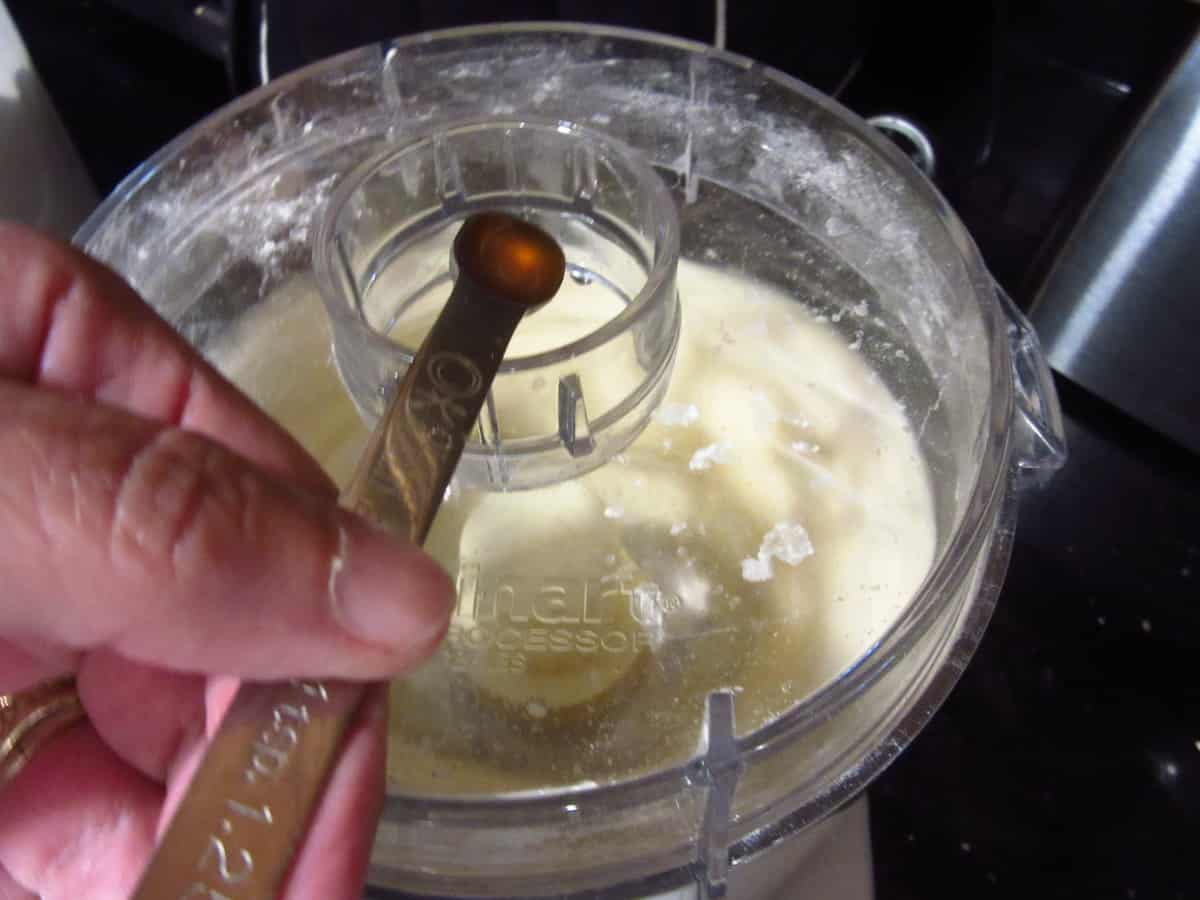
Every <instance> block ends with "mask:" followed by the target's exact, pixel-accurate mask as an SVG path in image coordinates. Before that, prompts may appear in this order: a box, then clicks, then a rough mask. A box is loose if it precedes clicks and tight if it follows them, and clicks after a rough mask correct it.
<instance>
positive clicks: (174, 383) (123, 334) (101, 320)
mask: <svg viewBox="0 0 1200 900" xmlns="http://www.w3.org/2000/svg"><path fill="white" fill-rule="evenodd" d="M0 378H7V379H10V380H14V381H20V382H25V383H27V384H35V385H40V386H42V387H47V388H53V389H57V390H60V391H64V392H67V393H70V394H75V395H82V396H84V397H87V398H89V399H92V400H97V401H99V402H101V403H105V404H107V405H110V406H115V407H117V408H119V409H123V410H125V411H127V412H131V413H134V414H135V415H137V416H140V417H142V418H146V419H153V420H156V421H159V422H163V423H165V424H169V425H177V426H180V427H182V428H185V429H187V430H188V431H193V432H196V433H198V434H200V435H203V436H205V437H207V438H210V439H211V440H213V441H216V442H217V443H220V444H222V445H224V446H225V447H226V448H227V449H229V450H232V451H233V452H235V453H237V454H239V455H240V456H243V457H245V458H246V459H249V460H250V461H252V462H254V463H255V464H257V465H258V466H259V467H260V468H262V469H265V470H266V471H268V472H270V473H273V474H276V475H286V476H287V477H288V478H289V479H292V480H294V481H297V482H298V483H299V484H300V485H301V486H303V487H305V488H307V489H308V490H311V491H314V492H317V493H320V494H325V495H327V496H332V495H333V494H334V493H335V492H336V489H335V488H334V486H333V484H332V482H331V481H330V480H329V478H328V477H327V476H326V475H325V473H324V472H323V471H322V470H321V468H320V466H319V465H317V463H316V462H315V461H314V460H313V459H312V457H310V456H309V455H308V453H306V452H305V451H304V449H303V448H302V447H301V446H300V445H299V444H298V443H297V442H296V440H295V439H294V438H292V437H291V436H290V435H288V434H287V432H285V431H284V430H283V429H282V428H280V427H279V426H277V425H276V424H275V423H274V422H272V421H271V420H270V418H268V417H267V416H266V415H265V414H264V413H263V412H262V411H260V410H259V409H258V408H257V407H256V406H255V405H254V404H253V403H252V402H251V401H250V400H249V399H248V398H247V397H246V396H245V395H243V394H242V393H241V392H240V391H238V389H237V388H235V387H234V386H233V385H232V384H230V383H229V382H228V381H227V380H226V379H225V378H224V377H222V376H221V375H220V374H219V373H218V372H217V371H216V370H215V369H214V368H213V367H212V366H210V365H209V364H208V363H207V362H205V361H204V360H203V359H202V358H201V357H200V355H199V354H198V353H196V352H195V350H193V349H192V348H191V347H190V346H189V345H188V344H187V342H186V341H184V340H183V338H181V337H180V336H179V335H178V334H176V333H175V332H174V331H173V330H172V329H171V327H170V326H169V325H167V323H166V322H164V321H163V320H162V319H161V318H160V317H159V316H158V315H157V314H156V313H155V312H154V311H153V310H152V309H151V308H150V307H149V306H148V305H147V304H146V303H145V302H143V301H142V299H141V298H140V297H138V295H137V294H136V293H135V292H134V290H133V289H132V288H131V287H129V285H128V284H126V283H125V282H124V281H123V280H122V279H121V278H120V277H119V276H117V275H116V274H115V273H114V272H112V271H111V270H110V269H108V268H106V267H104V266H102V265H100V264H99V263H97V262H96V261H94V260H92V259H89V258H88V257H87V256H85V255H84V254H83V253H80V252H79V251H77V250H75V249H73V248H70V247H67V246H65V245H63V244H61V243H59V242H57V241H54V240H52V239H50V238H47V237H45V236H43V235H41V234H38V233H37V232H34V231H31V230H30V229H28V228H24V227H22V226H19V225H12V224H8V223H0Z"/></svg>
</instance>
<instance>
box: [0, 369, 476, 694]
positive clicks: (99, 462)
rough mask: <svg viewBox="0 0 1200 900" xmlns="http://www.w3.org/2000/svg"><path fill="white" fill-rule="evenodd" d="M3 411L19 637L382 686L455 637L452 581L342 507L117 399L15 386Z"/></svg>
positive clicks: (194, 668) (0, 438) (232, 669)
mask: <svg viewBox="0 0 1200 900" xmlns="http://www.w3.org/2000/svg"><path fill="white" fill-rule="evenodd" d="M0 409H3V410H5V427H4V428H2V429H0V468H2V469H3V471H4V473H5V475H4V478H3V479H0V534H4V535H5V536H6V539H5V540H4V541H0V572H3V573H4V574H5V579H6V583H5V584H4V586H3V590H2V591H0V634H3V635H5V636H6V637H7V638H8V639H9V640H11V641H13V642H17V643H24V642H26V641H27V642H28V646H36V647H49V648H52V649H53V650H57V651H63V652H67V653H80V652H85V651H87V650H90V649H97V648H106V649H110V650H113V651H115V652H117V653H119V654H121V655H123V656H125V657H127V658H130V659H134V660H137V661H140V662H145V663H149V664H154V665H157V666H162V667H166V668H171V669H175V670H178V671H187V672H206V673H217V672H219V673H224V674H231V675H237V676H240V677H243V678H250V679H274V678H280V677H285V676H294V675H310V676H314V677H341V678H355V679H373V678H383V677H386V676H390V675H392V674H395V673H396V672H397V671H400V670H403V669H405V668H408V667H411V666H413V665H415V664H416V663H417V662H419V661H420V660H422V659H423V658H424V657H426V656H427V655H428V654H429V653H431V652H432V651H433V649H434V648H435V647H436V645H437V643H438V641H439V640H440V638H441V636H442V635H443V633H444V632H445V629H446V627H447V623H448V619H449V613H450V608H451V604H452V602H453V589H452V585H451V584H450V582H449V579H448V578H447V577H446V575H445V573H444V572H443V571H442V570H441V569H440V568H439V567H438V566H437V565H436V563H434V562H433V560H432V559H430V558H429V557H428V556H426V555H425V554H424V553H423V552H422V551H421V550H420V549H419V548H417V547H416V546H414V545H412V544H406V543H404V542H401V541H398V540H396V539H394V538H392V537H389V536H387V535H385V534H383V533H382V532H380V531H377V530H376V529H374V528H373V527H371V526H370V525H368V524H367V523H366V522H364V521H363V520H361V519H359V518H357V517H356V516H354V515H352V514H350V513H349V512H347V511H345V510H343V509H340V508H338V507H337V506H336V505H335V503H334V502H333V501H332V500H330V499H328V498H327V497H324V496H319V495H317V494H313V493H307V492H305V491H302V490H298V489H296V488H294V487H291V486H289V485H286V484H284V483H282V482H279V481H276V480H274V479H273V478H271V477H270V476H269V475H267V474H266V473H265V472H264V471H262V470H261V469H259V468H257V467H256V466H254V465H253V464H251V463H249V462H248V461H246V460H244V459H243V458H241V457H240V456H237V455H236V454H234V453H232V452H231V451H229V450H227V449H225V448H223V447H221V446H219V445H218V444H216V443H214V442H211V441H209V440H208V439H206V438H204V437H201V436H199V435H196V434H194V433H192V432H188V431H184V430H181V429H178V428H174V427H170V426H163V425H160V424H158V423H152V422H148V421H146V420H143V419H140V418H138V417H136V416H133V415H131V414H130V413H127V412H124V411H122V410H117V409H113V408H111V407H106V406H99V405H91V404H88V403H84V402H79V401H77V400H74V399H71V398H69V397H66V396H63V395H61V394H58V393H53V392H48V391H39V390H37V389H34V388H29V387H24V386H20V385H14V384H6V383H3V382H0ZM10 677H11V673H10ZM3 689H4V686H3V685H0V690H3Z"/></svg>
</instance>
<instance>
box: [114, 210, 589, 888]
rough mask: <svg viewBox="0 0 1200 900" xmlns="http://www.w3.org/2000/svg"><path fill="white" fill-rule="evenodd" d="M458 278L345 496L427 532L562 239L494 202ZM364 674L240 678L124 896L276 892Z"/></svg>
mask: <svg viewBox="0 0 1200 900" xmlns="http://www.w3.org/2000/svg"><path fill="white" fill-rule="evenodd" d="M454 259H455V261H456V263H457V265H458V278H457V280H456V281H455V285H454V289H453V291H452V292H451V294H450V299H449V300H448V301H447V303H446V306H445V308H444V309H443V310H442V312H441V314H440V315H439V316H438V319H437V321H436V322H435V323H434V326H433V329H432V330H431V331H430V332H429V334H428V335H427V336H426V338H425V340H424V342H423V343H422V344H421V348H420V349H419V350H418V351H417V355H416V357H415V358H414V359H413V362H412V365H411V366H410V367H409V369H408V371H407V372H406V373H405V375H404V378H403V379H402V380H401V382H400V384H399V386H398V387H397V389H396V391H395V393H394V394H393V396H392V398H391V401H390V402H389V404H388V407H387V410H386V411H385V412H384V415H383V417H382V418H381V419H380V421H379V423H378V425H377V426H376V427H375V430H374V431H373V432H372V434H371V437H370V439H369V441H368V443H367V448H366V451H365V452H364V454H363V457H362V459H361V461H360V463H359V466H358V469H357V470H356V471H355V474H354V477H353V478H352V479H351V482H350V485H349V487H348V488H347V489H346V490H345V491H344V492H343V494H342V501H343V503H344V504H345V505H347V506H349V507H350V508H351V509H353V510H355V511H356V512H359V513H361V514H362V515H364V516H366V517H368V518H370V519H372V520H373V521H375V522H376V523H377V524H379V525H380V526H382V527H384V528H386V529H388V530H390V531H392V532H394V533H396V534H398V535H401V536H404V537H407V538H409V539H411V540H412V541H414V542H417V543H421V542H423V541H424V539H425V536H426V534H427V533H428V531H429V526H430V524H431V523H432V522H433V517H434V515H435V513H436V512H437V509H438V506H439V504H440V503H441V500H442V497H443V495H444V493H445V490H446V486H447V484H449V481H450V478H451V476H452V475H453V474H454V469H455V467H456V466H457V464H458V460H459V457H460V455H461V454H462V450H463V446H464V445H465V443H466V439H467V435H468V433H469V432H470V430H471V428H472V426H473V425H474V423H475V420H476V418H477V417H478V415H479V411H480V409H481V407H482V405H483V401H484V398H485V397H486V395H487V392H488V389H489V388H490V386H491V383H492V381H493V379H494V378H495V377H496V372H497V370H498V369H499V367H500V361H501V360H502V359H503V357H504V351H505V348H507V346H508V343H509V340H510V339H511V338H512V335H513V332H514V331H515V330H516V327H517V324H518V323H519V322H520V321H521V317H522V316H523V315H524V314H525V313H526V312H527V311H528V310H529V309H531V308H532V307H534V306H537V305H540V304H542V303H545V302H546V301H547V300H549V299H550V298H551V297H552V296H554V294H555V292H556V291H557V290H558V287H559V285H560V284H561V283H562V279H563V274H564V272H565V269H566V266H565V260H564V258H563V252H562V250H561V248H560V247H559V246H558V244H557V243H555V241H554V239H553V238H551V237H550V236H549V235H548V234H546V233H545V232H544V231H542V230H540V229H538V228H535V227H534V226H532V225H529V224H527V223H525V222H522V221H520V220H518V219H514V218H513V217H511V216H508V215H505V214H502V213H480V214H477V215H474V216H471V217H470V218H469V219H467V221H466V223H465V224H464V225H463V227H462V229H461V230H460V231H459V233H458V235H457V237H456V238H455V241H454ZM362 691H363V686H362V685H359V684H351V683H347V682H336V681H312V680H310V681H299V680H297V681H291V682H287V683H285V684H258V683H244V684H242V685H241V687H239V689H238V692H237V694H236V695H235V697H234V699H233V702H232V704H231V705H230V707H229V711H228V712H227V713H226V715H225V717H224V719H222V721H221V725H220V727H219V729H218V730H217V733H216V734H215V735H214V736H213V739H212V741H211V742H210V743H209V746H208V748H207V750H206V751H205V755H204V758H203V760H202V761H201V763H200V767H199V768H198V769H197V770H196V774H195V775H194V776H193V778H192V781H191V783H190V784H189V785H188V789H187V793H186V794H185V795H184V797H183V800H182V801H181V803H180V805H179V808H178V810H177V811H176V812H175V815H174V817H173V818H172V820H171V824H170V825H169V826H168V828H167V831H166V833H165V834H164V835H163V837H162V840H161V842H160V843H159V845H158V848H157V849H156V850H155V852H154V855H153V856H152V857H151V859H150V862H149V864H148V865H147V867H146V869H145V871H144V872H143V874H142V878H141V881H140V882H139V884H138V887H137V889H136V890H135V891H134V894H133V900H251V898H253V900H267V898H273V897H276V896H277V894H278V892H279V890H280V887H281V885H282V884H283V880H284V878H285V877H286V875H287V873H288V870H289V868H290V866H291V862H292V858H293V856H294V855H295V853H296V850H297V848H298V847H299V846H300V843H301V841H302V839H303V837H304V833H305V831H306V829H307V827H308V822H309V819H310V817H311V815H312V812H313V810H314V808H315V807H316V804H317V801H318V800H319V799H320V797H321V794H322V792H323V790H324V785H325V781H326V778H327V776H328V773H329V771H330V769H331V768H332V766H333V764H334V762H335V761H336V759H337V756H338V751H339V749H340V747H341V743H342V739H343V737H344V736H345V733H346V729H347V727H348V726H349V724H350V722H351V721H352V719H353V718H354V715H355V712H356V711H357V708H358V705H359V700H360V699H361V696H362Z"/></svg>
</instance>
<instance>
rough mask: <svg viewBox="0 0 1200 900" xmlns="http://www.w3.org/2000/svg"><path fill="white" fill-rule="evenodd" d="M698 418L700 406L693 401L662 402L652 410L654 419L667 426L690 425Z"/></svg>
mask: <svg viewBox="0 0 1200 900" xmlns="http://www.w3.org/2000/svg"><path fill="white" fill-rule="evenodd" d="M699 419H700V408H699V407H698V406H696V404H695V403H664V404H663V405H662V406H660V407H659V408H658V409H656V410H655V411H654V421H655V422H657V423H658V424H659V425H666V426H668V427H678V426H686V425H691V424H692V423H694V422H697V421H699Z"/></svg>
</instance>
